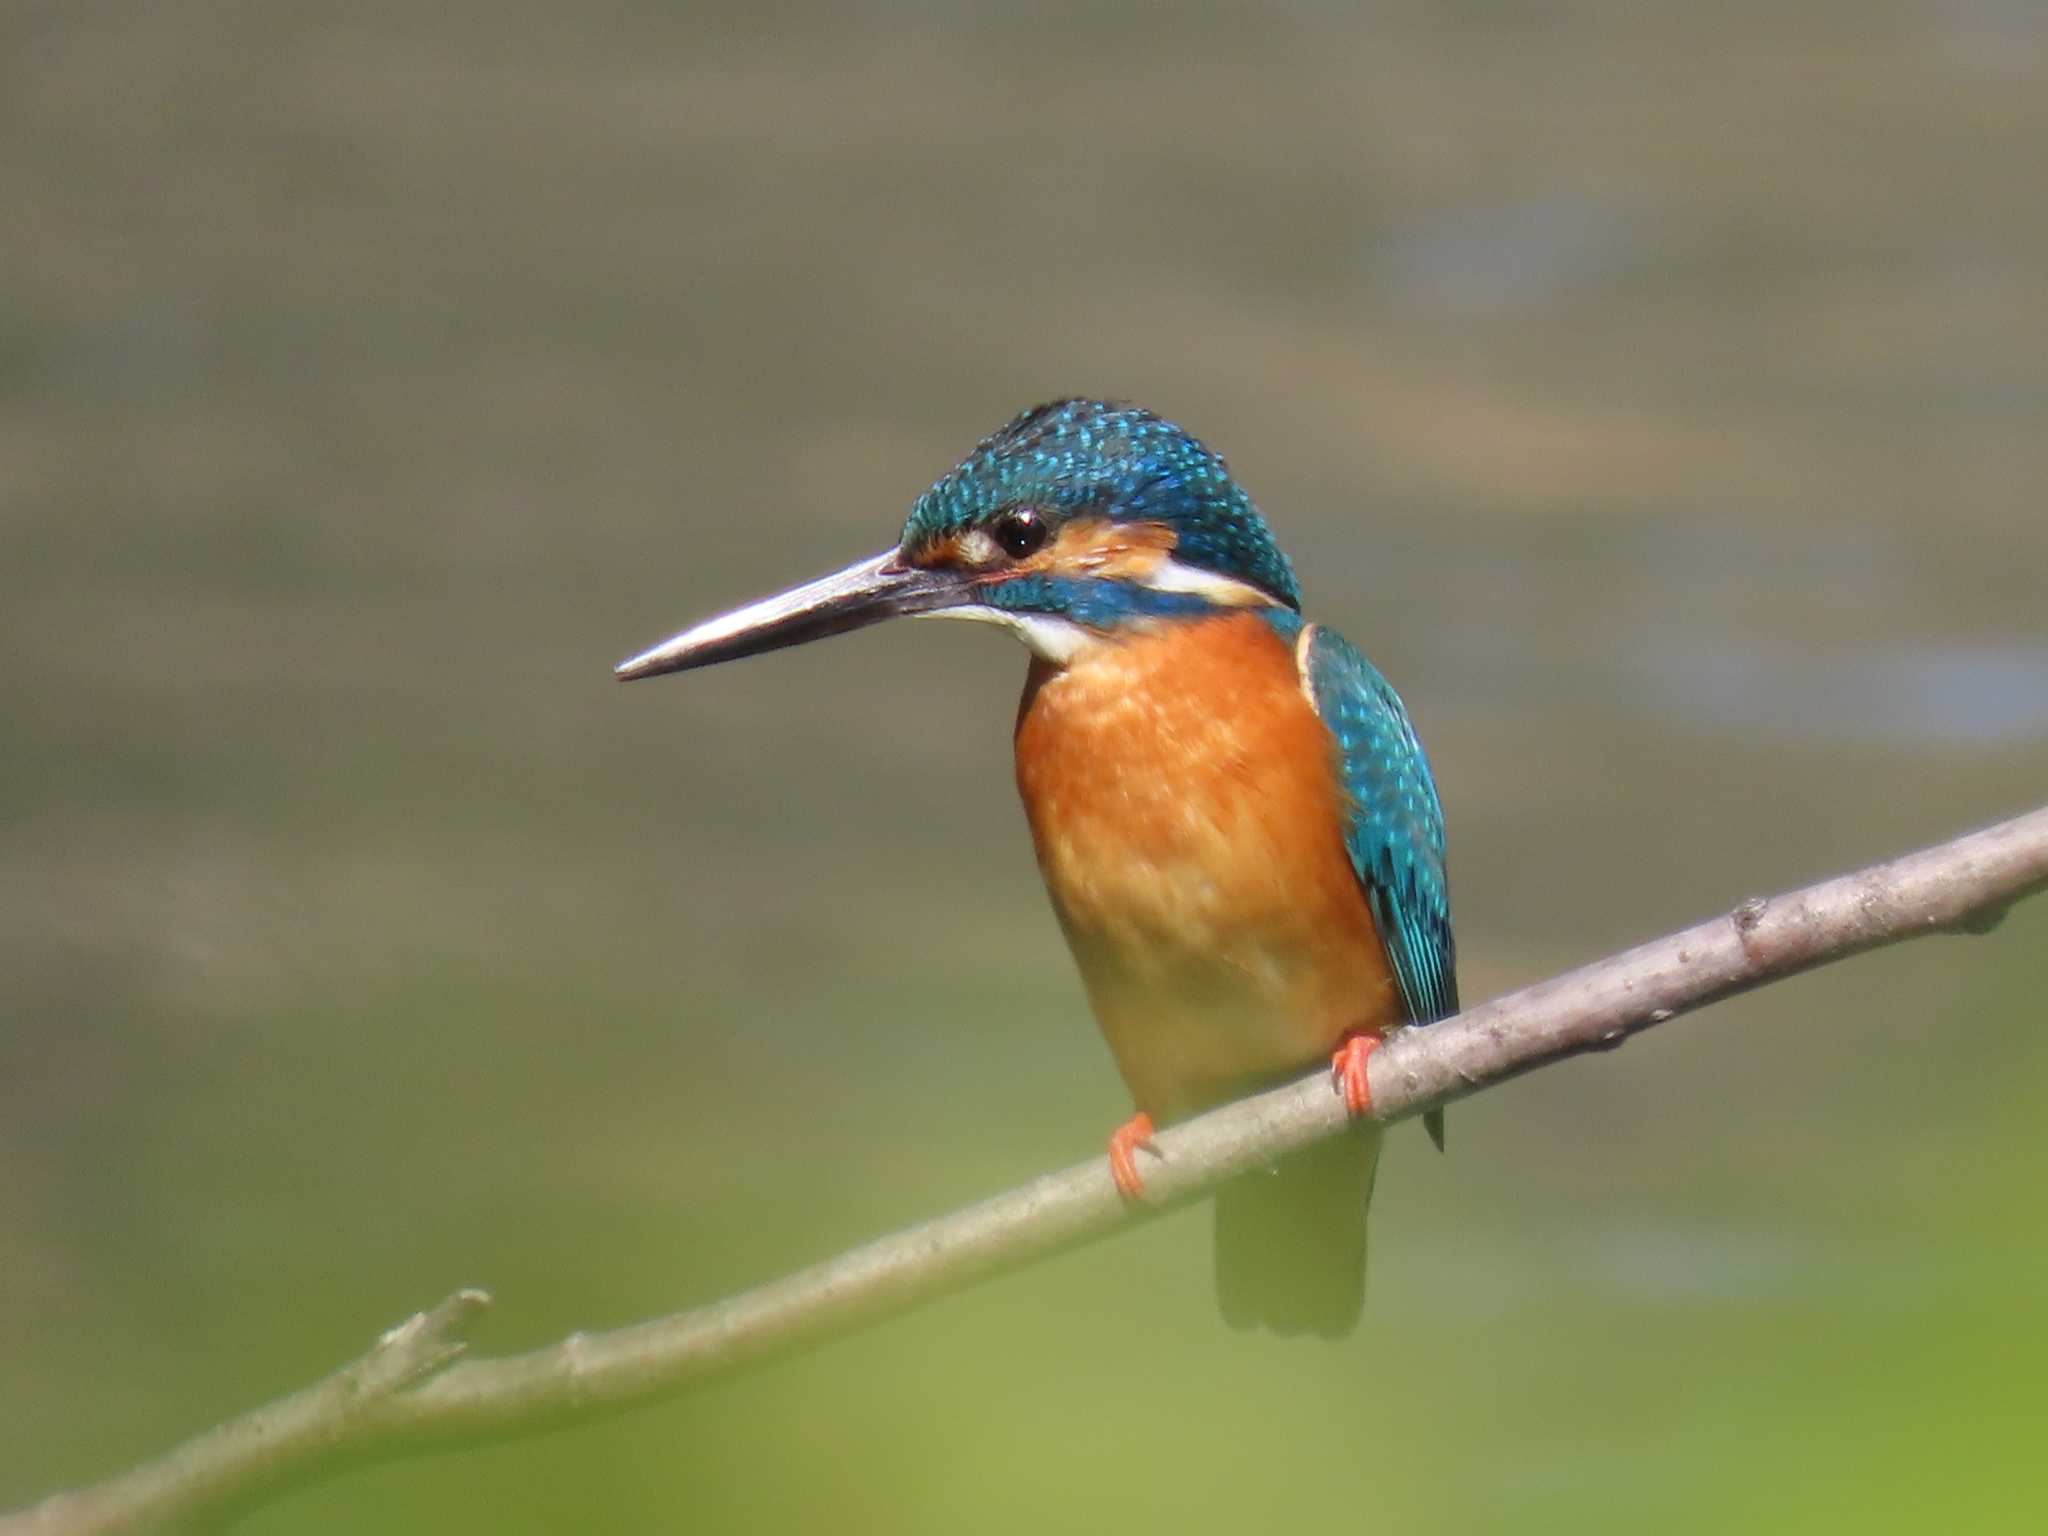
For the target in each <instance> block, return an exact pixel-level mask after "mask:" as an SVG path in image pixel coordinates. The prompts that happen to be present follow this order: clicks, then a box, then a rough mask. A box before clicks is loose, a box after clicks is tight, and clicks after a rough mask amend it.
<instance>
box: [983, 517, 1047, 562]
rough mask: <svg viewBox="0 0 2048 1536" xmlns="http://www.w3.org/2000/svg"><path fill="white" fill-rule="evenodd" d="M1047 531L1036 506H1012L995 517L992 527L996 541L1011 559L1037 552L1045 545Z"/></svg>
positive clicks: (1020, 558)
mask: <svg viewBox="0 0 2048 1536" xmlns="http://www.w3.org/2000/svg"><path fill="white" fill-rule="evenodd" d="M1049 531H1050V530H1048V529H1047V528H1046V526H1045V519H1044V518H1042V517H1040V516H1039V515H1038V509H1037V508H1036V507H1012V508H1011V509H1010V510H1009V511H1007V512H1005V513H1004V514H1003V515H1002V516H1001V517H999V518H997V519H996V526H995V529H994V532H995V536H996V542H997V543H998V544H1000V545H1002V546H1003V553H1004V554H1006V555H1008V556H1009V557H1010V558H1011V559H1012V560H1022V559H1023V558H1024V557H1025V556H1026V555H1035V554H1037V553H1038V551H1039V550H1040V549H1042V548H1044V547H1045V536H1046V534H1047V533H1048V532H1049Z"/></svg>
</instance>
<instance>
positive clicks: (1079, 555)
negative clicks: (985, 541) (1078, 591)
mask: <svg viewBox="0 0 2048 1536" xmlns="http://www.w3.org/2000/svg"><path fill="white" fill-rule="evenodd" d="M1176 542H1177V540H1176V537H1175V535H1174V531H1173V530H1172V529H1171V528H1169V527H1167V526H1166V524H1164V523H1113V522H1110V521H1108V520H1107V519H1106V518H1083V519H1080V520H1078V521H1075V522H1071V523H1068V524H1067V525H1066V526H1065V527H1064V528H1062V529H1060V531H1059V534H1058V536H1057V537H1056V538H1054V539H1053V541H1052V542H1051V543H1050V544H1048V545H1047V546H1046V547H1045V548H1044V549H1042V550H1040V551H1039V552H1038V553H1037V554H1035V555H1033V556H1032V557H1031V558H1030V559H1028V560H1022V561H1019V562H1018V566H1017V568H1018V569H1019V570H1023V571H1043V572H1044V573H1046V574H1047V575H1052V576H1093V577H1097V578H1100V579H1105V580H1110V579H1121V580H1125V581H1142V580H1143V579H1144V578H1145V577H1147V576H1149V575H1151V574H1152V572H1154V571H1156V570H1158V569H1159V567H1160V566H1161V565H1162V564H1164V563H1165V561H1166V557H1167V556H1168V555H1170V554H1172V553H1173V546H1174V544H1175V543H1176Z"/></svg>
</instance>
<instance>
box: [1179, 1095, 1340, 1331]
mask: <svg viewBox="0 0 2048 1536" xmlns="http://www.w3.org/2000/svg"><path fill="white" fill-rule="evenodd" d="M1379 1156H1380V1128H1379V1127H1378V1126H1377V1125H1361V1126H1359V1127H1357V1128H1356V1129H1355V1130H1353V1131H1352V1132H1351V1133H1350V1134H1348V1135H1344V1136H1339V1137H1337V1138H1336V1139H1335V1140H1332V1141H1325V1142H1320V1143H1318V1144H1317V1145H1315V1146H1313V1147H1310V1148H1309V1149H1308V1150H1307V1151H1305V1152H1297V1153H1296V1154H1295V1155H1294V1156H1293V1157H1290V1158H1288V1159H1287V1160H1286V1161H1285V1162H1283V1163H1282V1164H1280V1166H1279V1167H1278V1168H1276V1169H1274V1170H1272V1171H1271V1172H1259V1173H1248V1174H1245V1175H1244V1176H1242V1177H1241V1178H1238V1179H1234V1180H1232V1181H1231V1182H1230V1183H1228V1184H1226V1185H1224V1186H1223V1188H1222V1189H1221V1190H1219V1191H1218V1192H1217V1195H1216V1299H1217V1301H1218V1302H1219V1303H1221V1304H1222V1308H1223V1318H1224V1321H1225V1322H1227V1323H1229V1324H1230V1326H1231V1327H1233V1328H1257V1327H1261V1326H1264V1327H1267V1328H1271V1329H1272V1330H1273V1331H1274V1332H1275V1333H1279V1334H1297V1333H1316V1334H1321V1335H1322V1336H1323V1337H1324V1338H1326V1339H1341V1338H1343V1337H1344V1336H1345V1335H1346V1334H1347V1333H1349V1332H1351V1330H1352V1329H1353V1328H1354V1327H1356V1326H1357V1325H1358V1315H1359V1313H1360V1312H1361V1311H1363V1310H1364V1307H1365V1212H1366V1206H1367V1204H1368V1202H1370V1201H1371V1199H1372V1179H1373V1170H1374V1169H1375V1167H1376V1166H1377V1165H1378V1163H1379Z"/></svg>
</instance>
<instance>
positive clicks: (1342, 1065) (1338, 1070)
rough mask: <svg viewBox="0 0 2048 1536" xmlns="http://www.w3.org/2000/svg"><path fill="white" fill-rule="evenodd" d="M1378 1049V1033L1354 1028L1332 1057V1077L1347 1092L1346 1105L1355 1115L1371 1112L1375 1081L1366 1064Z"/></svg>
mask: <svg viewBox="0 0 2048 1536" xmlns="http://www.w3.org/2000/svg"><path fill="white" fill-rule="evenodd" d="M1379 1048H1380V1037H1379V1036H1378V1035H1369V1034H1367V1033H1365V1031H1363V1030H1353V1031H1352V1032H1351V1033H1350V1034H1348V1035H1346V1036H1345V1037H1344V1043H1343V1044H1342V1045H1340V1046H1338V1047H1337V1053H1336V1054H1335V1055H1334V1056H1332V1057H1331V1058H1330V1078H1331V1080H1332V1082H1334V1083H1335V1085H1336V1088H1337V1091H1338V1092H1339V1093H1341V1094H1343V1095H1344V1107H1345V1108H1346V1109H1347V1110H1349V1111H1350V1112H1351V1113H1352V1115H1354V1116H1357V1115H1369V1114H1371V1113H1372V1082H1371V1080H1370V1079H1368V1078H1367V1077H1366V1075H1365V1063H1366V1058H1367V1057H1369V1056H1371V1055H1372V1053H1373V1052H1374V1051H1376V1050H1378V1049H1379Z"/></svg>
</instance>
